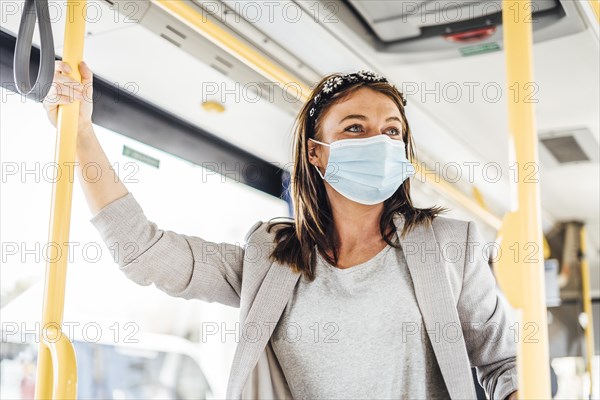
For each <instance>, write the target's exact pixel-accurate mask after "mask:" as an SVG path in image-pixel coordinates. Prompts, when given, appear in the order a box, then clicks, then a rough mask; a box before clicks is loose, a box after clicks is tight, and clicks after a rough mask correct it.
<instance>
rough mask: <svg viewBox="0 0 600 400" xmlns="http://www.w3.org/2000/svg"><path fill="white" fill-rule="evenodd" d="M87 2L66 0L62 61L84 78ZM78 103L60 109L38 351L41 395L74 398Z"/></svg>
mask: <svg viewBox="0 0 600 400" xmlns="http://www.w3.org/2000/svg"><path fill="white" fill-rule="evenodd" d="M85 7H86V1H85V0H67V2H66V21H65V38H64V50H63V61H65V62H67V63H68V64H69V65H70V66H71V68H72V72H71V74H70V76H71V77H72V78H73V79H75V80H77V81H79V82H81V76H80V74H79V69H78V65H79V63H80V62H81V61H82V60H83V43H84V35H85V11H86V9H85ZM78 119H79V102H74V103H72V104H68V105H61V106H59V108H58V120H57V136H56V150H55V155H54V159H55V162H56V165H57V166H58V168H59V173H60V175H59V176H57V179H56V180H55V182H54V184H53V185H52V199H51V208H50V224H49V232H48V236H49V243H48V249H49V254H47V255H46V259H47V264H46V278H45V287H44V305H43V310H42V326H41V340H40V347H39V354H38V366H37V378H36V388H35V398H36V399H75V398H76V397H77V366H76V362H75V353H74V351H73V345H72V343H71V342H70V341H69V340H68V338H67V337H66V336H65V334H64V333H63V332H62V331H61V326H62V322H63V311H64V303H65V283H66V279H67V260H68V250H69V248H68V245H67V244H68V242H69V228H70V225H71V200H72V194H73V179H72V178H73V177H74V176H75V174H74V165H75V150H76V143H77V126H78Z"/></svg>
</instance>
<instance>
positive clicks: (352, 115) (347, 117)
mask: <svg viewBox="0 0 600 400" xmlns="http://www.w3.org/2000/svg"><path fill="white" fill-rule="evenodd" d="M352 118H356V119H360V120H363V121H364V120H366V119H367V117H365V116H364V115H362V114H350V115H346V116H345V117H344V118H342V119H341V120H340V122H339V123H340V124H341V123H342V122H344V121H345V120H347V119H352ZM389 121H398V122H400V123H402V120H401V119H400V118H398V117H389V118H387V119H386V120H385V122H389Z"/></svg>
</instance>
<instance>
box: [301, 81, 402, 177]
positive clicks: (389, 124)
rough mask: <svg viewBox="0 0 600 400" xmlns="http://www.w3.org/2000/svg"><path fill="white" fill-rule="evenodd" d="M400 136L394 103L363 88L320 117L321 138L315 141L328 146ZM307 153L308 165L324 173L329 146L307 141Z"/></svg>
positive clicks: (400, 126) (400, 129)
mask: <svg viewBox="0 0 600 400" xmlns="http://www.w3.org/2000/svg"><path fill="white" fill-rule="evenodd" d="M402 133H403V132H402V115H401V114H400V111H399V110H398V106H397V105H396V103H394V101H393V100H392V99H390V98H389V97H388V96H386V95H385V94H383V93H380V92H378V91H376V90H373V89H370V88H367V87H363V88H360V89H358V90H357V91H356V92H354V93H353V94H352V95H350V96H349V97H348V98H347V99H345V100H344V101H342V102H340V103H337V104H335V105H333V106H332V107H331V108H329V110H327V112H326V113H325V114H323V115H322V116H321V137H317V138H316V139H317V140H319V141H321V142H324V143H332V142H335V141H336V140H342V139H355V138H356V139H359V138H368V137H371V136H375V135H382V134H383V135H388V136H389V137H391V138H392V139H394V140H400V141H401V140H402ZM308 154H309V161H310V163H311V164H313V165H316V166H317V167H319V169H320V170H321V173H323V174H324V173H325V167H326V166H327V161H328V159H329V147H327V146H322V145H320V144H318V143H315V142H313V141H312V140H309V141H308Z"/></svg>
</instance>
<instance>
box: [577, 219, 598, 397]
mask: <svg viewBox="0 0 600 400" xmlns="http://www.w3.org/2000/svg"><path fill="white" fill-rule="evenodd" d="M585 240H586V235H585V227H582V228H581V236H580V243H579V248H580V249H581V255H582V257H581V283H582V294H581V295H582V298H583V312H584V313H585V315H586V326H585V350H586V370H587V373H588V377H589V379H590V390H591V389H592V387H593V376H594V374H593V368H592V366H593V362H594V354H596V353H595V349H594V347H595V345H594V317H593V313H592V293H591V291H590V266H589V265H588V262H587V258H586V255H585V252H586V243H585Z"/></svg>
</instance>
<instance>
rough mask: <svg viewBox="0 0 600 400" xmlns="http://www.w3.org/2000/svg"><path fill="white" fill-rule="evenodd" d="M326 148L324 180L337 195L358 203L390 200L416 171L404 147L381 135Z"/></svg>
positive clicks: (344, 141)
mask: <svg viewBox="0 0 600 400" xmlns="http://www.w3.org/2000/svg"><path fill="white" fill-rule="evenodd" d="M310 140H312V141H313V142H316V143H319V144H322V145H324V146H329V160H328V161H327V167H326V168H325V176H323V175H322V174H321V171H320V170H319V168H318V167H317V166H316V165H315V168H317V172H318V173H319V176H321V178H322V179H324V180H326V181H327V182H328V183H329V184H330V185H331V186H332V187H333V188H334V189H335V190H336V191H337V192H339V193H340V194H342V195H343V196H344V197H346V198H348V199H350V200H352V201H355V202H357V203H361V204H366V205H373V204H377V203H381V202H382V201H384V200H387V199H388V198H390V197H391V196H392V195H393V194H394V193H395V192H396V190H398V188H399V187H400V185H402V182H404V181H405V180H406V179H407V178H408V177H409V176H411V175H414V173H415V168H414V166H413V165H412V164H411V163H410V161H408V160H407V158H406V156H405V154H404V153H405V145H404V142H402V141H401V140H395V139H392V138H390V137H389V136H388V135H385V134H381V135H376V136H372V137H369V138H364V139H343V140H337V141H335V142H333V143H331V144H327V143H323V142H319V141H318V140H314V139H312V138H311V139H310Z"/></svg>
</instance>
